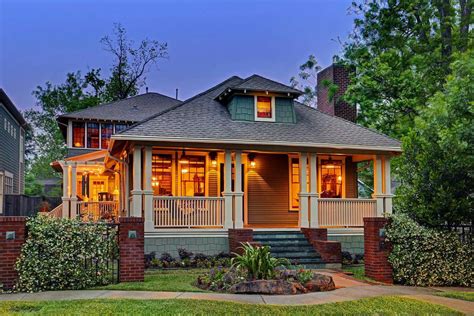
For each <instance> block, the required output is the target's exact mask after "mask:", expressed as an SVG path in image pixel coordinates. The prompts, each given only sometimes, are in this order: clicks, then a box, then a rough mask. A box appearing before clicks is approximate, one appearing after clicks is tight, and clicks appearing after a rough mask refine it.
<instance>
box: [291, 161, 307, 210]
mask: <svg viewBox="0 0 474 316" xmlns="http://www.w3.org/2000/svg"><path fill="white" fill-rule="evenodd" d="M293 159H296V160H297V161H298V188H299V190H301V187H300V181H299V179H300V174H299V170H300V169H299V168H300V157H299V156H298V155H288V189H289V190H288V192H289V199H288V207H289V210H290V211H294V212H298V211H299V210H300V203H299V201H298V206H296V207H295V206H293V205H292V204H293V203H291V200H292V195H293V189H292V183H293V182H292V181H293V180H292V177H293V169H292V164H293V162H292V160H293ZM308 160H309V159H308ZM310 170H311V168H310V164H309V163H307V164H306V185H307V188H308V189H309V188H310V182H311V179H310V177H311V174H310Z"/></svg>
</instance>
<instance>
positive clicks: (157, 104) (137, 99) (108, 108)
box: [58, 92, 181, 122]
mask: <svg viewBox="0 0 474 316" xmlns="http://www.w3.org/2000/svg"><path fill="white" fill-rule="evenodd" d="M180 103H181V101H179V100H176V99H173V98H170V97H168V96H166V95H163V94H160V93H155V92H149V93H145V94H140V95H137V96H134V97H130V98H128V99H125V100H120V101H115V102H110V103H105V104H101V105H98V106H94V107H90V108H87V109H84V110H79V111H75V112H71V113H67V114H64V115H61V116H60V117H59V118H58V119H59V120H64V119H68V118H73V119H96V120H112V121H129V122H139V121H142V120H144V119H146V118H148V117H150V116H152V115H154V114H156V113H159V112H162V111H163V110H166V109H168V108H170V107H172V106H174V105H176V104H180Z"/></svg>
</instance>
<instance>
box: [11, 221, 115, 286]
mask: <svg viewBox="0 0 474 316" xmlns="http://www.w3.org/2000/svg"><path fill="white" fill-rule="evenodd" d="M26 225H27V230H28V237H27V240H26V242H25V244H24V245H23V247H22V249H21V254H20V257H19V258H18V261H17V263H16V270H17V271H18V275H19V280H18V289H19V290H21V291H27V292H37V291H45V290H66V289H83V288H86V287H91V286H96V285H104V284H108V283H110V282H111V276H112V272H113V271H112V269H113V265H112V264H110V262H108V260H109V259H110V258H117V257H118V246H117V242H116V231H115V229H110V228H109V227H108V226H107V225H106V224H100V223H97V224H82V223H80V222H79V221H77V220H73V219H63V218H50V217H46V216H37V217H33V218H30V219H28V221H27V224H26Z"/></svg>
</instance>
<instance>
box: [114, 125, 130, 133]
mask: <svg viewBox="0 0 474 316" xmlns="http://www.w3.org/2000/svg"><path fill="white" fill-rule="evenodd" d="M127 127H128V125H127V124H115V133H116V134H117V133H120V132H121V131H123V130H124V129H126V128H127Z"/></svg>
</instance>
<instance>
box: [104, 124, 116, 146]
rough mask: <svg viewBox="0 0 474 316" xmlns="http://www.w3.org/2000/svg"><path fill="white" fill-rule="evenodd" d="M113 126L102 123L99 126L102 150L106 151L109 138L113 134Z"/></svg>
mask: <svg viewBox="0 0 474 316" xmlns="http://www.w3.org/2000/svg"><path fill="white" fill-rule="evenodd" d="M113 126H114V125H113V124H112V123H110V124H109V123H105V124H104V123H102V124H101V138H102V140H101V147H102V149H107V148H108V147H109V142H110V136H112V133H113Z"/></svg>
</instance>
